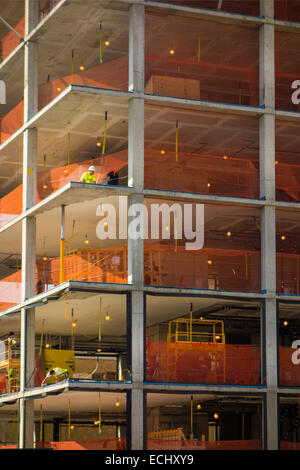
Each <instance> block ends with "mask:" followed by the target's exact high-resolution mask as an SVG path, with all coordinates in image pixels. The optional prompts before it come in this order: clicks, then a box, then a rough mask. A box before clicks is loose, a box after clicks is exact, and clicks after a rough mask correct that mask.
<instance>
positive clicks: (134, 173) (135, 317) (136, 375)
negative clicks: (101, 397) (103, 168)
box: [128, 4, 145, 450]
mask: <svg viewBox="0 0 300 470" xmlns="http://www.w3.org/2000/svg"><path fill="white" fill-rule="evenodd" d="M144 15H145V13H144V6H143V5H136V4H135V5H131V6H130V10H129V90H130V91H133V92H134V96H133V98H132V99H131V101H130V103H129V109H128V185H129V186H131V187H132V188H133V189H134V193H133V194H132V195H131V196H130V197H129V200H128V211H129V214H130V211H131V210H132V209H133V205H134V204H140V205H142V206H143V203H144V196H143V194H142V193H141V192H142V190H143V187H144V100H143V98H142V97H139V96H138V95H139V93H140V92H141V93H143V92H144V41H145V40H144ZM133 218H134V217H133V216H130V215H129V217H128V223H129V224H130V222H131V221H132V219H133ZM128 282H129V283H130V284H132V285H133V288H134V290H133V292H132V301H131V338H132V341H131V345H132V348H131V377H132V383H133V390H132V395H131V397H132V399H131V410H130V414H131V446H132V449H134V450H141V449H143V445H144V398H143V396H144V395H143V380H144V293H143V287H144V240H143V238H138V239H133V238H132V237H130V234H129V236H128Z"/></svg>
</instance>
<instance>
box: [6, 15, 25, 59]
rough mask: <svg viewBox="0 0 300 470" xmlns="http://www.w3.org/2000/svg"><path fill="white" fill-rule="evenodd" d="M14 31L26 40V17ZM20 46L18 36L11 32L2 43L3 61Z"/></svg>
mask: <svg viewBox="0 0 300 470" xmlns="http://www.w3.org/2000/svg"><path fill="white" fill-rule="evenodd" d="M14 29H15V30H16V31H17V33H19V34H20V36H22V38H24V34H25V17H24V16H23V18H21V19H20V21H19V22H18V23H17V24H16V25H15V26H14ZM18 44H20V39H19V38H18V36H17V35H16V34H15V33H13V32H12V31H9V33H7V35H6V36H4V38H3V39H2V41H1V49H2V60H4V59H5V58H6V57H7V56H8V55H9V54H10V53H11V52H12V51H13V50H14V49H15V48H16V47H17V46H18Z"/></svg>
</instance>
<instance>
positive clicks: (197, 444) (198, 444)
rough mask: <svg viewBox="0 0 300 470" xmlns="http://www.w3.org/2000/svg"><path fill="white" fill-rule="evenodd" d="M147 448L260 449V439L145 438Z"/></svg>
mask: <svg viewBox="0 0 300 470" xmlns="http://www.w3.org/2000/svg"><path fill="white" fill-rule="evenodd" d="M147 449H148V450H260V449H262V440H261V439H251V440H245V441H242V440H241V441H213V442H208V441H184V440H180V441H179V440H178V441H168V440H164V439H147Z"/></svg>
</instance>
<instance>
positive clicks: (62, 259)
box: [59, 205, 65, 284]
mask: <svg viewBox="0 0 300 470" xmlns="http://www.w3.org/2000/svg"><path fill="white" fill-rule="evenodd" d="M60 230H61V232H60V263H59V283H60V284H62V283H63V282H64V269H65V206H64V205H62V206H61V222H60Z"/></svg>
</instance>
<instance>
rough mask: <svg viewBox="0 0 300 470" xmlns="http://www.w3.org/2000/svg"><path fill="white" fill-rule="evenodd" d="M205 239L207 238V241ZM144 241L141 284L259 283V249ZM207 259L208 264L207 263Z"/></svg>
mask: <svg viewBox="0 0 300 470" xmlns="http://www.w3.org/2000/svg"><path fill="white" fill-rule="evenodd" d="M208 242H209V240H208V241H207V243H208ZM149 245H150V243H147V242H145V267H144V269H145V284H146V285H158V286H171V287H192V288H198V289H213V290H237V291H255V292H258V291H260V290H261V286H260V252H258V251H257V252H255V251H246V250H238V249H237V250H226V249H220V248H203V249H201V250H200V251H193V250H191V251H189V250H185V248H184V247H182V246H180V247H179V246H178V247H177V248H176V246H175V242H174V241H173V246H170V245H166V246H162V245H160V246H159V245H152V246H149ZM208 261H211V264H208Z"/></svg>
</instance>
